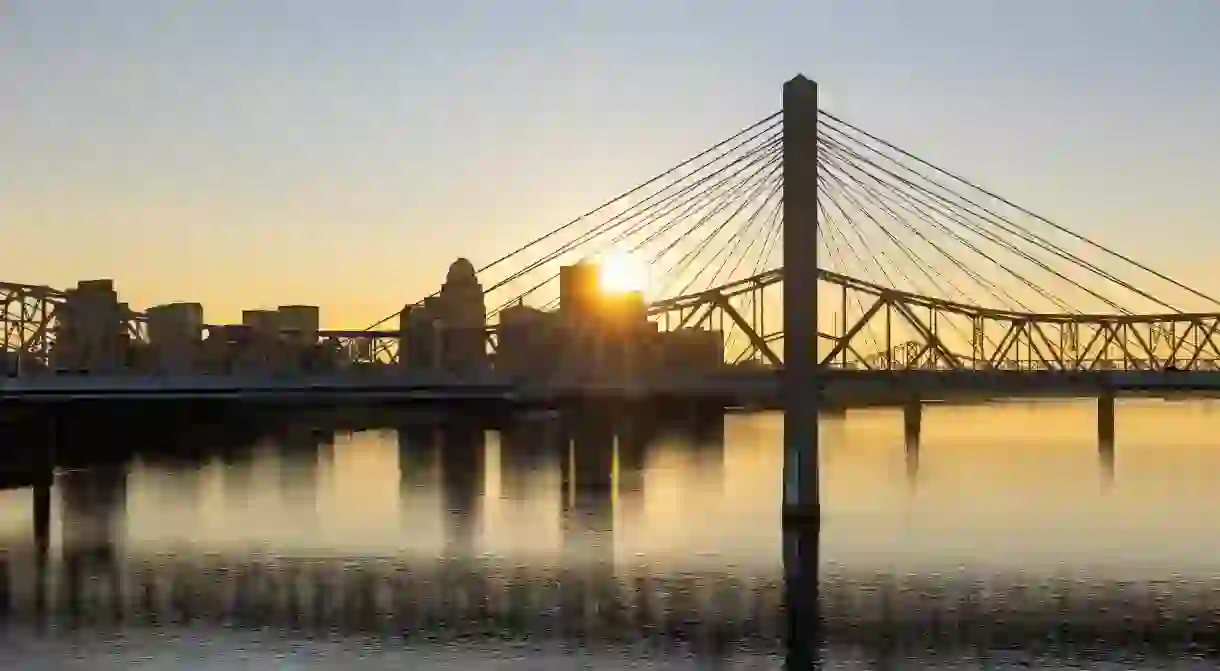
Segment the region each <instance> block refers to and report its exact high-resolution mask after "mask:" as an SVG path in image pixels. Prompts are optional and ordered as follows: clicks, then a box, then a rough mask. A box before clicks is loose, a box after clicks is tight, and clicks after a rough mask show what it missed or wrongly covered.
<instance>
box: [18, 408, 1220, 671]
mask: <svg viewBox="0 0 1220 671" xmlns="http://www.w3.org/2000/svg"><path fill="white" fill-rule="evenodd" d="M824 421H826V420H824ZM829 421H830V422H831V423H832V424H833V422H835V421H838V420H829ZM725 426H726V422H725V418H724V416H723V415H722V414H720V413H701V412H698V411H694V410H685V411H674V412H668V411H667V412H650V413H644V412H640V411H639V410H638V409H635V410H631V411H624V410H622V409H619V410H615V411H606V410H604V409H598V408H582V409H573V410H571V411H568V412H564V413H542V414H536V415H530V416H511V417H506V416H488V415H480V414H477V413H469V412H464V413H457V414H450V415H445V416H436V415H428V416H421V415H411V414H405V413H403V412H400V411H394V410H392V409H385V408H380V409H378V408H364V409H344V410H342V411H339V410H334V409H321V410H318V409H315V410H310V411H306V412H301V411H293V412H291V413H289V412H286V411H272V410H262V411H257V412H255V411H249V410H247V409H242V408H239V407H231V408H224V407H210V408H199V407H195V408H185V407H184V408H174V409H169V410H166V411H163V412H159V413H155V414H151V415H150V414H149V413H147V411H146V409H141V408H123V407H111V408H105V409H90V410H80V409H74V410H73V411H70V412H66V413H61V414H59V415H57V416H52V415H40V416H30V417H27V418H26V419H25V420H24V421H23V422H21V423H17V424H11V425H8V426H6V427H5V428H4V429H3V437H2V440H3V441H4V444H5V445H6V446H7V450H6V455H7V457H6V466H5V468H6V469H7V472H9V473H10V474H17V475H14V476H13V477H12V478H11V479H10V483H9V484H10V486H11V487H16V488H18V489H20V490H21V491H27V492H28V493H29V496H28V498H24V499H10V500H26V501H28V502H29V507H30V514H29V520H30V522H29V525H28V529H27V532H25V533H23V534H20V535H19V536H17V537H10V538H9V539H8V540H7V541H5V544H4V546H3V549H2V551H0V617H3V619H4V621H5V622H6V623H7V624H6V625H5V626H6V627H7V628H8V629H10V630H22V631H27V630H28V631H35V632H42V634H43V635H47V636H54V635H58V634H60V633H64V632H74V635H80V634H82V633H85V634H88V633H90V632H93V633H94V634H97V633H101V634H106V632H111V633H113V632H114V631H115V630H116V629H121V630H122V631H124V632H138V631H151V632H156V631H181V630H188V631H196V632H205V633H204V634H203V635H207V634H206V632H211V631H260V632H267V631H274V632H279V634H278V635H282V636H284V637H287V638H293V639H296V638H300V639H312V640H323V639H327V640H335V639H339V640H354V639H361V640H369V639H372V640H374V641H375V642H376V645H378V646H381V647H384V648H393V647H395V646H415V645H431V646H441V647H445V646H465V645H475V644H478V645H491V646H493V647H494V646H515V645H519V644H522V643H523V642H524V643H526V644H528V645H531V646H536V647H538V648H539V649H541V648H546V647H548V646H552V647H554V648H556V649H560V650H567V651H573V650H581V651H593V652H594V653H595V654H604V655H612V656H617V657H622V656H624V655H638V656H644V657H656V658H661V659H678V658H682V657H689V656H693V658H694V659H695V660H696V666H697V667H698V668H720V667H721V666H722V665H727V664H729V663H730V661H731V660H738V661H742V660H745V661H749V660H754V661H759V662H762V663H766V664H770V665H777V664H780V663H782V661H781V660H784V659H786V660H787V665H788V667H789V668H821V666H822V665H823V664H824V665H825V668H859V667H856V666H839V664H844V665H847V664H849V663H850V662H852V661H853V660H854V662H855V663H859V664H862V665H863V667H864V668H882V669H886V668H894V669H898V668H913V667H911V664H919V665H921V666H928V665H931V664H934V663H937V662H947V661H952V660H959V661H960V660H962V659H972V660H976V661H977V660H990V662H989V663H993V664H999V663H1001V662H1004V661H1005V660H1010V661H1012V662H1013V663H1014V664H1016V666H1014V667H1012V668H1022V666H1021V665H1022V664H1027V665H1034V666H1040V667H1042V668H1047V666H1050V667H1051V668H1054V666H1053V665H1052V664H1050V663H1049V662H1047V660H1055V661H1054V664H1062V663H1068V662H1070V663H1088V662H1090V661H1095V660H1099V659H1113V658H1115V656H1116V655H1128V656H1134V657H1144V658H1148V657H1154V658H1162V659H1169V658H1180V656H1181V655H1191V656H1196V657H1199V658H1204V657H1208V658H1210V657H1213V656H1215V655H1216V650H1217V647H1218V646H1217V639H1216V632H1217V631H1218V630H1217V629H1216V623H1217V621H1218V618H1217V609H1216V603H1215V600H1214V599H1212V598H1211V597H1210V596H1209V595H1210V594H1211V593H1213V592H1214V590H1211V591H1209V590H1204V591H1205V592H1207V593H1206V594H1201V595H1199V597H1198V598H1196V599H1194V600H1193V601H1192V600H1189V599H1183V598H1182V595H1181V594H1176V595H1174V597H1173V599H1172V603H1170V602H1167V601H1166V593H1164V592H1157V590H1156V589H1155V588H1136V587H1134V586H1131V585H1117V584H1102V583H1094V584H1081V583H1078V582H1071V581H1059V582H1054V581H1050V580H1046V579H1043V578H1039V577H1037V576H1023V575H1008V576H967V575H955V576H893V575H875V574H864V573H861V572H858V571H853V569H852V568H851V567H841V566H836V567H829V566H823V565H822V563H821V562H820V561H819V545H820V538H819V533H820V532H819V528H818V527H817V526H816V525H813V526H811V525H804V526H794V527H791V528H788V529H785V530H784V533H783V535H782V536H783V549H782V553H780V552H776V556H775V557H769V558H766V559H765V560H763V561H761V562H758V563H756V564H754V565H752V567H743V566H736V565H733V564H732V563H731V562H727V561H725V562H717V561H716V560H715V559H711V560H708V561H702V562H698V563H697V564H698V565H697V566H695V567H694V568H683V569H680V570H674V569H671V568H666V567H665V566H664V565H663V564H664V562H661V564H662V565H657V564H654V563H651V562H650V560H649V558H647V557H643V558H640V557H624V556H622V554H621V553H616V550H615V547H616V535H618V534H620V533H623V532H630V531H631V528H630V522H628V521H625V520H628V519H630V518H631V512H632V510H633V507H634V508H635V509H638V508H640V507H641V506H645V505H648V504H647V503H646V502H645V499H644V494H645V492H646V490H647V488H648V487H649V486H650V482H651V481H650V477H649V476H648V475H647V473H648V470H649V464H650V463H653V462H655V460H656V456H657V453H658V450H660V449H662V448H661V447H660V446H667V447H665V449H669V450H677V451H678V452H681V453H682V455H683V459H685V460H686V461H685V462H684V463H688V464H692V466H691V467H692V468H694V469H696V472H697V473H698V477H699V479H700V480H701V481H703V482H705V483H710V485H709V486H713V487H714V486H717V482H718V481H719V483H720V484H723V481H724V480H725V479H726V478H727V477H729V476H730V474H729V473H726V472H725V441H726V433H725ZM362 430H363V431H366V433H367V431H381V432H382V433H380V434H378V435H380V436H382V438H379V439H378V440H382V442H383V443H384V444H385V445H386V446H387V447H388V449H392V450H393V452H396V456H397V468H398V471H399V472H398V476H397V480H398V485H397V486H398V489H399V496H400V498H401V500H402V502H403V503H402V504H401V505H404V506H407V505H414V504H410V503H409V502H411V501H417V500H418V498H419V495H420V493H421V492H423V493H427V494H429V495H431V494H435V495H436V497H437V498H438V499H439V501H440V506H439V509H440V510H441V511H442V519H441V521H440V537H439V541H438V542H437V543H434V544H432V545H429V546H427V547H424V548H423V549H419V550H412V549H411V548H409V547H408V548H406V549H402V548H399V549H397V550H395V549H392V548H391V549H384V550H382V551H376V552H374V551H358V550H349V549H347V548H345V547H340V546H336V547H326V544H327V543H326V541H325V537H326V535H325V529H322V530H320V531H321V538H322V539H323V540H321V541H318V542H317V543H316V544H317V545H321V546H322V547H320V548H318V549H316V550H312V551H306V550H302V551H299V552H294V551H288V550H283V549H280V550H276V549H267V548H265V547H262V546H260V544H259V543H258V542H251V543H247V544H245V545H242V544H234V543H229V544H227V545H226V544H220V545H217V546H215V547H209V546H208V544H207V543H204V542H199V543H192V542H185V543H182V542H178V543H163V544H161V545H158V544H156V543H150V542H147V541H140V540H139V539H140V537H141V535H142V534H143V535H147V534H144V533H143V532H141V531H139V530H138V529H135V528H134V527H133V526H132V525H133V524H134V523H133V522H132V519H133V518H134V517H136V516H140V517H147V515H145V513H147V512H148V511H145V510H142V509H140V508H139V507H140V506H149V505H152V504H150V502H149V499H148V497H146V496H145V497H136V496H135V495H134V494H133V488H134V487H136V484H135V480H137V479H142V481H148V480H150V479H155V478H161V480H162V482H161V489H162V490H167V491H169V492H171V493H170V494H169V496H171V497H172V499H173V504H174V506H175V507H176V509H185V508H200V509H203V508H205V507H206V506H216V505H222V504H225V505H232V504H234V502H238V505H248V506H249V509H250V514H251V515H254V514H256V513H257V512H258V511H257V507H258V506H259V505H260V504H259V503H258V502H257V501H256V500H255V499H256V498H257V495H258V493H259V492H260V491H261V490H274V491H276V492H278V495H279V496H280V497H281V499H282V500H283V501H285V502H286V503H285V504H284V505H286V506H288V507H290V509H296V510H300V511H306V510H317V509H320V508H322V507H324V505H325V504H324V503H322V502H321V499H320V498H319V497H320V494H319V491H320V490H321V488H322V485H321V484H320V483H321V482H322V480H324V479H325V478H326V477H328V476H327V475H326V473H328V472H334V471H335V470H336V469H338V468H340V467H341V466H340V465H339V462H342V461H343V460H345V459H355V458H356V457H355V456H350V457H349V456H348V455H346V454H345V451H346V450H353V451H354V447H353V445H354V443H353V442H352V439H353V438H352V437H353V436H360V435H363V434H360V433H359V431H362ZM832 431H833V429H832ZM390 441H392V442H390ZM378 444H382V443H378ZM907 451H908V464H909V466H910V467H911V469H912V470H911V473H910V475H911V477H912V478H914V477H917V471H916V470H915V469H914V463H915V462H916V461H917V445H912V444H910V442H909V441H908V445H907ZM266 464H274V467H273V468H267V467H265V466H266ZM356 467H357V466H352V468H356ZM52 468H53V469H54V471H53V472H52V470H51V469H52ZM546 473H553V474H554V475H555V477H554V478H549V477H544V475H543V474H546ZM150 474H160V475H155V476H154V475H150ZM216 474H220V475H219V477H218V476H217V475H216ZM493 481H494V482H495V483H496V486H495V489H496V496H497V497H498V499H499V500H500V501H506V502H509V503H513V502H524V501H527V500H530V499H531V497H535V498H536V496H535V494H536V490H537V489H538V488H540V487H543V488H551V489H552V490H554V491H551V492H550V494H549V495H553V496H554V497H555V498H556V499H557V500H558V507H559V513H558V514H559V519H560V525H559V526H560V532H559V533H560V542H559V545H558V549H557V551H556V552H555V553H553V554H551V555H546V556H542V558H540V559H532V558H527V559H519V558H514V557H512V556H509V555H504V554H495V553H490V552H487V551H485V549H484V548H482V547H481V546H480V542H479V538H480V533H481V530H480V525H482V524H485V523H486V517H487V514H486V511H485V509H486V505H487V504H486V501H487V498H488V497H489V496H490V493H489V484H488V483H489V482H493ZM216 482H218V483H219V484H216ZM209 483H211V484H209ZM243 497H244V498H243ZM243 500H244V501H246V502H247V503H245V504H241V503H240V502H241V501H243ZM381 514H389V512H387V511H382V513H381ZM229 519H230V521H229V522H228V523H229V524H231V525H235V527H234V528H230V529H228V531H231V532H232V533H233V535H235V536H241V535H242V533H243V530H242V529H240V528H236V527H238V526H240V522H233V521H232V518H229ZM174 521H175V520H171V522H174ZM177 523H180V524H183V525H187V526H188V528H187V529H186V530H185V531H182V532H180V533H179V536H180V537H184V538H186V539H187V540H188V541H190V537H191V536H192V533H191V531H190V529H189V525H190V524H191V523H192V522H190V521H187V520H181V521H177ZM347 523H349V524H357V525H358V523H359V521H358V520H357V521H355V522H353V521H352V520H350V519H349V520H347ZM760 523H765V524H776V525H778V524H779V521H778V519H776V520H762V521H760ZM511 533H512V535H513V536H516V537H520V540H522V542H524V543H525V544H527V545H528V543H529V541H530V537H531V535H534V534H538V533H541V532H540V529H535V528H532V527H531V525H529V524H528V523H527V524H523V525H522V526H521V527H520V528H513V529H512V531H511ZM407 544H408V545H410V538H408V540H407ZM386 547H387V548H388V547H389V546H386ZM760 567H761V568H760ZM125 635H126V634H125ZM598 651H600V653H599V652H598ZM725 668H727V666H726V667H725ZM987 668H1004V667H1002V666H988V667H987Z"/></svg>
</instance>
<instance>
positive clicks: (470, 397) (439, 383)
mask: <svg viewBox="0 0 1220 671" xmlns="http://www.w3.org/2000/svg"><path fill="white" fill-rule="evenodd" d="M820 377H821V378H822V396H821V399H822V404H823V406H824V407H826V408H835V409H843V408H853V407H871V406H886V405H894V406H901V405H905V404H907V403H909V402H911V401H916V402H976V401H979V400H993V399H1002V398H1041V397H1049V398H1054V397H1075V398H1080V397H1102V396H1112V395H1124V394H1126V395H1141V394H1144V395H1147V394H1152V395H1173V394H1178V393H1202V394H1206V393H1211V392H1216V393H1220V371H1211V370H1191V371H1157V370H1143V371H1140V370H1131V371H1053V370H1051V371H1005V370H994V371H979V370H957V371H954V370H904V371H868V370H842V369H828V370H826V371H825V372H823V373H821V374H820ZM781 378H782V371H781V370H767V369H762V370H758V369H755V370H736V371H726V372H712V373H690V374H685V375H673V374H669V375H664V376H660V375H658V376H637V377H632V378H624V379H617V380H616V379H601V380H597V379H571V378H568V379H565V378H552V379H548V380H521V379H514V378H512V377H510V376H506V375H500V374H496V373H494V372H488V373H485V374H481V375H462V374H455V373H446V372H440V371H411V372H406V371H395V372H387V373H361V372H340V373H318V374H294V375H259V374H255V373H240V374H227V375H157V376H136V375H111V376H106V375H88V376H64V375H56V376H32V377H22V378H7V379H0V403H18V402H19V403H30V402H40V403H62V402H82V401H122V400H140V401H152V400H167V401H169V400H242V401H265V402H269V403H343V402H393V403H412V402H462V401H482V402H498V403H508V404H521V405H552V404H562V403H563V402H565V401H571V400H591V401H597V400H649V399H654V398H681V399H689V400H692V401H696V402H709V403H721V404H724V405H726V406H745V407H757V408H767V409H782V408H783V401H782V393H781V391H782V390H781Z"/></svg>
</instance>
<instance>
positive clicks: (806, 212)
mask: <svg viewBox="0 0 1220 671" xmlns="http://www.w3.org/2000/svg"><path fill="white" fill-rule="evenodd" d="M783 112H784V121H783V124H784V139H783V143H784V144H783V151H784V205H783V207H784V213H783V214H784V267H785V268H786V269H787V270H786V276H785V278H784V315H783V316H784V319H783V321H784V333H785V338H784V372H783V378H782V380H783V382H782V395H783V401H784V408H785V411H784V502H783V515H784V527H785V528H784V573H785V578H786V580H785V583H786V590H787V591H786V594H785V603H786V607H787V612H788V632H787V639H788V659H787V668H789V669H813V668H818V667H819V666H820V661H819V659H820V656H821V655H820V649H821V638H822V618H821V608H820V603H819V597H820V586H819V584H818V572H819V561H820V558H819V550H820V542H821V515H822V511H821V502H820V488H819V484H818V414H819V412H818V411H819V409H820V407H821V405H822V387H823V384H822V383H823V377H822V367H821V366H820V365H819V360H818V346H817V343H818V264H817V250H818V195H817V182H818V149H817V137H818V89H817V84H815V83H813V82H811V81H809V80H808V79H806V78H805V77H804V76H802V75H797V76H796V77H795V78H793V79H792V80H791V81H789V82H787V83H786V84H784V107H783ZM811 257H812V258H813V260H814V262H813V263H810V262H809V260H810V258H811Z"/></svg>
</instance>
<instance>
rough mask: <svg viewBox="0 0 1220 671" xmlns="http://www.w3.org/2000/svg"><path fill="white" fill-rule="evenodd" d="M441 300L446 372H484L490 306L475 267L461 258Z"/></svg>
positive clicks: (439, 301)
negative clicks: (488, 309) (486, 302)
mask: <svg viewBox="0 0 1220 671" xmlns="http://www.w3.org/2000/svg"><path fill="white" fill-rule="evenodd" d="M438 298H439V300H438V301H437V304H438V307H439V308H440V310H439V312H440V327H441V332H442V337H441V347H442V353H441V358H442V361H443V364H444V367H445V369H446V370H451V371H470V370H482V369H483V368H486V366H487V306H486V304H485V303H484V295H483V285H481V284H479V280H478V277H476V275H475V270H474V265H473V264H472V263H470V261H468V260H466V259H458V260H456V261H454V262H453V263H452V264H451V265H450V266H449V272H448V273H447V274H446V276H445V283H444V284H443V285H442V286H441V292H440V296H439V297H438Z"/></svg>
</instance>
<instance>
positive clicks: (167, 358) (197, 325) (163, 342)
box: [145, 303, 203, 373]
mask: <svg viewBox="0 0 1220 671" xmlns="http://www.w3.org/2000/svg"><path fill="white" fill-rule="evenodd" d="M145 314H146V315H147V318H148V345H149V350H150V354H151V366H152V368H153V370H155V371H157V372H161V373H185V372H189V371H192V370H194V369H195V368H196V366H197V365H198V363H199V358H200V354H201V344H202V340H203V306H202V305H200V304H199V303H169V304H167V305H154V306H153V307H150V308H148V310H147V311H145Z"/></svg>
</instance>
